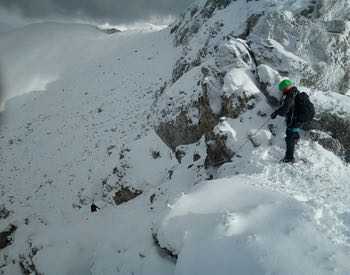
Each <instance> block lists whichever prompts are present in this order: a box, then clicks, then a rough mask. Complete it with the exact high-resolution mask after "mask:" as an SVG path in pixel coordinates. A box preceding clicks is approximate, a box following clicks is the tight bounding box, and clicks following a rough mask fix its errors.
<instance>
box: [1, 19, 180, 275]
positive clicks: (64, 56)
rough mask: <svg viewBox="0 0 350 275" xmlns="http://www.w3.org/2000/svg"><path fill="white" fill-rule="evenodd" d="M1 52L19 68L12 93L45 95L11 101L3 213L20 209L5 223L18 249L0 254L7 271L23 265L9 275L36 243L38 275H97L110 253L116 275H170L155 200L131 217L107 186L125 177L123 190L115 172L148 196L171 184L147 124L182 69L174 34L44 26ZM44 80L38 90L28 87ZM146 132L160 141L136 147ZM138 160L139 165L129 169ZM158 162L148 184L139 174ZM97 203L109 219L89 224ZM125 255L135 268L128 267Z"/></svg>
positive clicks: (8, 78) (8, 41)
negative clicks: (160, 249)
mask: <svg viewBox="0 0 350 275" xmlns="http://www.w3.org/2000/svg"><path fill="white" fill-rule="evenodd" d="M14 42H16V43H14ZM0 44H1V49H2V50H3V51H5V50H6V49H7V52H8V53H9V54H7V55H2V56H3V58H2V64H12V66H6V70H5V72H6V73H5V74H4V75H3V77H4V79H5V83H8V85H5V87H6V89H5V90H6V91H7V94H8V95H11V96H13V95H17V94H16V93H14V94H13V93H12V92H13V91H14V90H16V89H19V90H18V92H20V93H22V92H29V91H30V88H32V89H34V88H36V89H44V91H37V92H36V91H32V92H31V93H27V94H25V95H23V96H20V97H16V98H13V99H10V100H8V101H7V105H6V110H5V111H4V112H2V113H1V139H0V140H1V145H0V146H1V156H0V158H1V168H0V169H1V170H0V173H1V177H0V178H1V185H0V186H1V187H0V188H1V204H4V205H5V206H6V208H7V209H9V210H10V211H13V213H12V214H11V216H10V219H8V220H0V222H1V229H3V228H5V227H6V226H7V225H8V224H9V223H11V222H12V223H15V224H16V225H17V226H18V230H17V233H16V234H17V235H18V237H16V240H15V243H14V245H13V247H11V249H9V250H8V252H2V257H1V258H2V259H1V261H2V264H3V261H4V260H5V262H9V260H6V258H4V257H5V255H6V254H9V255H11V256H10V258H11V259H17V260H16V262H15V263H14V264H12V265H9V266H7V267H5V268H3V270H4V271H3V272H5V274H18V273H20V271H19V267H18V255H19V254H23V255H25V257H26V255H27V254H29V253H30V252H29V251H30V249H31V246H35V247H38V248H39V250H40V251H39V252H38V254H36V256H35V258H34V261H35V263H36V264H37V266H38V269H39V270H40V272H43V273H45V274H87V272H88V270H90V268H92V269H93V270H96V273H95V274H101V273H100V271H99V270H100V268H101V267H100V266H99V265H100V263H99V260H98V259H100V257H101V258H105V257H106V255H101V254H100V252H101V253H102V252H103V253H106V252H105V249H106V247H108V246H109V244H111V248H110V249H113V251H114V252H113V253H114V255H115V256H112V255H110V259H113V258H114V257H121V258H120V262H119V263H118V262H117V261H115V260H113V261H111V263H113V264H114V266H113V268H114V269H113V270H115V268H119V269H120V270H121V271H120V272H122V273H123V272H125V273H126V272H135V273H138V274H140V273H141V271H142V270H143V269H145V270H149V269H150V268H152V266H150V265H149V264H145V263H148V262H151V263H152V262H155V260H154V259H153V258H156V259H157V261H156V263H157V265H165V266H164V267H163V268H162V269H161V270H162V272H164V273H166V270H167V266H168V265H169V264H168V263H167V262H166V263H165V264H162V261H160V260H159V257H158V256H157V254H156V250H155V248H154V246H153V241H152V237H151V232H150V224H149V223H150V220H149V218H147V211H148V207H147V203H146V202H148V200H149V198H148V197H149V196H148V197H147V195H148V191H147V190H145V191H144V192H145V198H144V199H143V200H142V202H143V201H145V203H141V202H136V204H137V205H140V204H141V205H142V206H140V207H137V206H135V212H134V213H133V214H132V213H131V212H130V211H128V210H127V209H128V208H125V207H121V208H120V209H119V208H118V209H115V208H114V207H111V206H110V205H109V204H106V202H107V201H108V200H110V201H112V199H111V198H110V197H108V198H103V197H104V196H105V195H106V194H107V195H109V194H110V193H108V192H107V191H106V190H105V189H106V188H107V190H109V189H108V188H112V187H114V186H117V185H118V180H120V181H121V183H124V182H123V181H122V179H119V174H118V175H116V174H117V169H119V170H120V173H125V174H128V173H126V172H125V171H123V169H124V170H126V169H134V171H133V172H134V173H133V174H132V175H133V183H134V184H135V185H141V186H142V187H143V190H144V189H147V185H150V187H149V188H151V187H152V186H157V185H159V184H160V183H161V179H162V177H164V175H167V170H166V171H164V169H165V168H163V166H165V163H164V158H163V159H162V161H161V162H159V161H157V160H154V159H153V158H152V151H148V150H151V148H152V146H153V147H154V150H155V151H156V150H158V147H161V148H162V146H161V145H160V144H161V143H160V141H159V138H157V137H156V136H155V135H154V134H152V131H151V125H149V123H147V115H148V113H149V112H150V110H151V105H152V103H153V101H154V91H155V90H156V89H158V88H159V87H160V86H161V84H162V83H163V81H164V80H163V79H164V78H165V77H167V76H168V75H169V74H170V69H171V67H170V65H171V64H172V63H173V62H174V54H176V51H174V49H173V47H172V46H171V43H170V39H169V34H168V31H167V30H166V31H160V32H159V31H157V32H152V33H149V32H144V31H131V32H125V33H118V34H115V35H112V36H108V35H107V34H104V33H101V32H100V31H98V30H95V29H93V28H92V27H85V26H80V25H69V26H67V25H60V24H53V23H50V24H44V23H43V24H39V25H38V24H36V25H30V26H27V27H25V29H19V30H16V31H13V32H10V33H9V34H7V35H6V37H5V39H4V40H3V39H1V42H0ZM20 56H23V58H19V57H20ZM4 60H6V62H4ZM24 73H25V74H24ZM36 79H38V82H37V83H36V84H40V85H39V86H37V85H34V84H33V85H34V86H33V85H32V84H30V81H29V80H33V81H34V82H35V81H36ZM27 84H28V85H29V86H27ZM41 84H42V85H41ZM30 85H32V86H30ZM147 133H149V135H150V136H151V137H152V138H149V143H147V144H141V145H137V144H138V143H139V139H140V137H141V136H142V137H143V138H144V137H145V136H146V135H147ZM144 140H145V139H144ZM133 144H135V150H138V151H141V150H144V151H145V152H144V153H143V154H141V153H140V155H137V156H133V154H135V153H133V152H128V151H129V150H130V149H129V148H130V147H131V146H133ZM163 147H165V145H163ZM143 148H147V149H143ZM161 148H160V149H161ZM122 152H124V153H122ZM163 152H164V149H163V151H162V155H163V156H165V157H166V156H167V154H170V153H169V149H166V152H167V153H165V152H164V153H163ZM121 154H124V155H125V158H124V159H122V156H121ZM129 155H130V156H129ZM132 157H133V158H134V159H135V166H134V165H132V164H129V158H132ZM136 161H141V163H140V164H137V162H136ZM152 162H154V163H157V164H155V165H150V166H147V167H153V168H152V169H154V170H152V177H151V178H147V177H146V176H145V177H144V175H146V174H147V173H148V174H149V171H147V169H145V168H144V167H143V166H144V165H145V164H146V163H152ZM169 162H170V163H171V162H174V161H171V160H169ZM167 166H170V165H167ZM141 169H142V172H140V171H139V170H141ZM149 169H150V168H148V170H149ZM113 172H114V173H115V174H113ZM104 179H106V181H105V182H104ZM148 180H149V181H150V182H147V181H148ZM145 184H146V186H145ZM110 186H112V187H110ZM109 191H111V190H109ZM92 200H96V201H99V202H98V203H97V204H98V205H99V206H100V207H102V209H104V208H105V207H107V210H106V211H107V212H104V214H103V216H99V214H97V215H96V216H91V214H90V213H89V205H90V203H91V202H92ZM102 200H105V201H106V202H103V201H102ZM115 211H117V212H119V211H121V212H120V214H117V213H116V212H115ZM101 212H102V211H101ZM122 212H123V213H124V214H123V213H122ZM108 213H109V214H108ZM105 215H106V216H105ZM108 216H109V217H108ZM118 216H119V217H118ZM112 217H113V218H112ZM142 220H143V222H142ZM127 221H130V223H129V222H127ZM136 228H139V232H137V231H136ZM83 232H86V234H85V233H83ZM108 232H110V233H108ZM118 232H119V233H118ZM130 232H133V234H131V235H130ZM139 233H140V234H141V235H140V234H139ZM108 235H109V236H111V235H114V236H115V239H118V240H119V242H120V244H117V243H115V242H113V241H112V240H111V239H110V237H108ZM99 239H104V240H106V243H104V242H100V241H99ZM29 243H30V244H29ZM131 243H134V249H132V245H131ZM50 247H52V248H50ZM41 248H42V249H43V250H42V252H41ZM152 249H153V250H152ZM96 250H97V252H96ZM101 250H102V251H101ZM118 251H119V253H118ZM130 251H132V252H130ZM152 251H153V252H152ZM3 253H5V254H3ZM139 253H141V254H142V255H144V256H145V258H142V256H139ZM58 255H61V256H59V258H61V257H62V258H61V260H59V259H57V256H58ZM77 255H79V256H77ZM118 255H123V256H118ZM75 256H76V258H75ZM78 258H79V260H78ZM124 258H125V259H131V258H134V260H131V262H129V264H126V263H125V262H124V260H123V259H124ZM67 261H71V263H72V264H69V262H67ZM95 261H96V264H94V262H95ZM133 261H134V262H133ZM2 264H1V265H2ZM91 265H93V267H92V266H91ZM143 265H145V267H144V268H143V267H142V266H143ZM118 266H119V267H118ZM154 268H157V267H154ZM151 270H152V269H151ZM145 272H146V271H145ZM125 273H124V274H125ZM150 273H152V272H146V274H150ZM105 274H110V273H108V272H107V273H105Z"/></svg>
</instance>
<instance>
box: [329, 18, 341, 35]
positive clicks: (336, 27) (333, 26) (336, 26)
mask: <svg viewBox="0 0 350 275" xmlns="http://www.w3.org/2000/svg"><path fill="white" fill-rule="evenodd" d="M325 25H326V29H327V31H328V32H331V33H337V34H341V33H344V32H345V30H346V23H345V21H343V20H332V21H326V22H325Z"/></svg>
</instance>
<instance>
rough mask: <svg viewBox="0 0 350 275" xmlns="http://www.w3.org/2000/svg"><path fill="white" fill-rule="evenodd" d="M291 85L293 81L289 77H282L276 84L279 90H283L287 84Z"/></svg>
mask: <svg viewBox="0 0 350 275" xmlns="http://www.w3.org/2000/svg"><path fill="white" fill-rule="evenodd" d="M291 85H293V82H292V81H291V80H289V79H284V80H282V81H281V82H280V84H278V89H279V90H280V91H283V90H284V89H285V88H288V87H289V86H291Z"/></svg>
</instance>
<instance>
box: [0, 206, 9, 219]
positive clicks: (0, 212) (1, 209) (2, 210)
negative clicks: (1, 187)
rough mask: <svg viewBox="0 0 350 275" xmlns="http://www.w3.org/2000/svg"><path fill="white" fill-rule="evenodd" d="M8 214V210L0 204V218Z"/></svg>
mask: <svg viewBox="0 0 350 275" xmlns="http://www.w3.org/2000/svg"><path fill="white" fill-rule="evenodd" d="M8 216H10V211H9V210H8V209H6V207H5V205H0V220H1V219H7V218H8Z"/></svg>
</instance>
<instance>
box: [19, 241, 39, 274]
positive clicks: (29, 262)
mask: <svg viewBox="0 0 350 275" xmlns="http://www.w3.org/2000/svg"><path fill="white" fill-rule="evenodd" d="M29 245H30V246H31V250H30V254H29V255H27V256H25V255H20V256H19V266H20V268H21V271H22V273H23V274H24V275H44V274H43V273H41V272H40V271H39V270H38V269H37V267H36V265H35V261H34V257H35V256H36V254H37V253H38V252H39V249H38V248H36V247H32V244H31V243H30V242H29Z"/></svg>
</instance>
